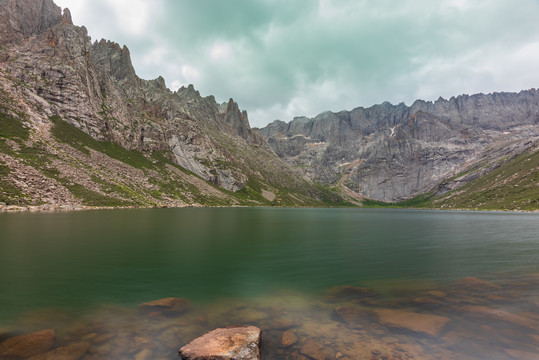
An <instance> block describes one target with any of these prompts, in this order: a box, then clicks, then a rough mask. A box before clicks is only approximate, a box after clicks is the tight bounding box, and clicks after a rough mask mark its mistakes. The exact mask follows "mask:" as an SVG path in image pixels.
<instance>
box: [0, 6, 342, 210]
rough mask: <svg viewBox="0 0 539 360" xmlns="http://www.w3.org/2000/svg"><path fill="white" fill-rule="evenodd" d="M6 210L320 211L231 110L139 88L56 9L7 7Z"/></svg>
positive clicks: (120, 53) (3, 43)
mask: <svg viewBox="0 0 539 360" xmlns="http://www.w3.org/2000/svg"><path fill="white" fill-rule="evenodd" d="M0 34H1V35H2V36H1V38H0V121H1V126H0V167H1V168H0V169H2V170H1V171H0V173H1V174H2V180H1V182H0V187H1V188H0V194H2V195H1V197H2V200H0V202H4V203H8V204H21V205H67V206H80V205H81V204H84V205H93V206H96V205H103V206H129V205H133V206H183V205H200V204H202V205H272V204H273V205H321V204H340V203H342V199H341V198H340V197H339V196H337V195H335V194H332V193H331V192H329V191H328V190H326V189H323V188H321V187H319V186H315V185H313V184H312V183H311V182H309V181H306V180H305V179H304V178H303V177H302V175H301V174H300V173H299V172H297V171H294V170H292V169H291V168H290V167H289V166H288V165H287V164H286V163H284V162H283V161H282V160H280V159H279V158H278V157H277V156H276V155H275V153H274V152H273V151H272V150H271V149H270V148H269V146H268V145H267V142H266V141H265V139H263V138H262V137H261V136H260V135H258V134H257V133H256V132H254V131H253V130H252V129H251V128H250V126H249V121H248V116H247V113H246V112H244V111H241V110H240V109H239V106H238V104H237V103H235V102H234V101H233V100H232V99H230V101H229V102H228V103H224V104H218V103H217V102H216V101H215V99H214V98H213V97H212V96H209V97H202V96H200V94H199V93H198V91H196V90H195V89H194V87H193V86H192V85H190V86H188V87H186V88H185V87H183V88H181V89H179V90H178V91H175V92H172V91H170V90H169V89H167V88H166V86H165V82H164V80H163V79H162V78H157V79H155V80H150V81H148V80H143V79H140V78H139V77H138V76H137V75H136V73H135V70H134V69H133V66H132V64H131V59H130V54H129V50H128V49H127V48H126V47H125V46H124V47H120V46H119V45H118V44H115V43H113V42H110V41H105V40H101V41H99V42H97V41H95V42H93V43H92V42H91V41H90V38H89V37H88V35H87V31H86V29H85V28H84V27H78V26H74V25H73V24H72V21H71V16H70V14H69V11H68V10H67V9H66V10H64V12H63V13H62V11H61V9H60V8H59V7H57V6H56V5H55V4H54V3H53V2H52V0H1V1H0Z"/></svg>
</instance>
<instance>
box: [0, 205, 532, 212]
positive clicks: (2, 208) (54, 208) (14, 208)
mask: <svg viewBox="0 0 539 360" xmlns="http://www.w3.org/2000/svg"><path fill="white" fill-rule="evenodd" d="M249 207H253V208H257V207H258V208H262V207H268V206H245V205H243V206H242V205H239V206H209V205H201V204H189V205H182V206H178V205H174V206H167V205H163V206H88V205H67V204H64V205H30V206H23V205H4V204H0V214H2V213H65V212H72V211H87V210H128V209H133V210H136V209H183V208H249ZM270 208H305V209H317V208H335V209H337V208H338V209H341V208H349V209H398V210H399V209H400V210H440V211H447V212H453V211H477V212H507V213H529V214H536V213H539V209H535V210H508V209H466V208H463V209H442V208H415V207H384V206H380V207H376V206H349V207H343V206H340V207H327V206H270Z"/></svg>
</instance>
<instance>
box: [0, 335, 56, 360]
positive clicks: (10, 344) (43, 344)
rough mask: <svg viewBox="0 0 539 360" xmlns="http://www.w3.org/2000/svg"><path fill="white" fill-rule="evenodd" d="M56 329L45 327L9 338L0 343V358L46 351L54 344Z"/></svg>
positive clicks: (25, 356)
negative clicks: (44, 328) (45, 328)
mask: <svg viewBox="0 0 539 360" xmlns="http://www.w3.org/2000/svg"><path fill="white" fill-rule="evenodd" d="M55 340H56V331H55V330H53V329H47V330H42V331H37V332H33V333H30V334H23V335H19V336H15V337H12V338H9V339H7V340H5V341H3V342H2V343H0V358H8V359H9V358H12V357H13V358H23V359H29V358H31V357H32V356H35V355H39V354H43V353H46V352H47V351H49V350H50V349H51V348H52V346H53V345H54V341H55Z"/></svg>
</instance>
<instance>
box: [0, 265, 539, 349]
mask: <svg viewBox="0 0 539 360" xmlns="http://www.w3.org/2000/svg"><path fill="white" fill-rule="evenodd" d="M402 285H403V286H402V287H399V286H391V287H388V288H387V289H386V290H385V291H382V290H380V289H377V290H373V289H369V288H364V287H357V286H341V287H336V288H332V289H330V290H328V291H327V292H326V293H325V295H323V296H317V297H312V296H307V295H306V294H303V293H296V292H290V291H287V292H284V291H283V292H278V293H273V294H272V295H266V296H263V297H260V298H256V299H250V300H240V299H229V300H222V299H221V300H216V301H215V302H214V303H209V304H197V303H193V302H191V301H188V300H186V299H182V298H174V297H171V298H165V299H160V300H154V301H150V302H146V303H143V304H140V305H139V306H137V307H136V308H133V307H118V306H103V307H101V308H99V309H95V310H94V311H92V312H90V313H84V314H82V313H79V312H77V311H73V310H67V309H64V310H58V309H45V310H39V311H31V312H28V313H26V314H24V315H22V316H21V317H20V318H17V319H15V320H14V322H13V324H12V325H11V326H9V327H5V328H3V329H2V328H0V359H10V360H11V359H13V360H18V359H32V360H40V359H62V360H96V359H120V360H123V359H126V360H127V359H135V360H150V359H153V360H164V359H177V358H178V350H180V349H181V351H180V356H181V357H183V358H184V359H189V360H195V359H196V360H205V359H258V358H259V357H258V351H260V356H261V358H262V359H294V360H348V359H361V360H363V359H365V360H397V359H399V360H404V359H429V360H430V359H459V360H460V359H464V360H472V359H497V360H515V359H517V360H519V359H522V360H524V359H525V360H533V359H538V358H539V355H538V354H539V336H538V329H539V302H538V301H537V295H538V289H539V274H534V275H528V276H525V277H519V278H513V279H507V280H504V281H497V282H495V283H493V282H489V281H485V280H482V279H477V278H463V279H461V280H459V281H457V282H453V283H451V284H445V285H443V286H441V285H439V284H438V285H437V284H432V283H429V282H423V283H422V282H419V281H418V282H416V283H415V286H414V287H413V288H411V287H410V286H409V284H402ZM230 325H235V326H236V327H232V328H230ZM259 337H260V340H258V339H259ZM227 354H228V355H227Z"/></svg>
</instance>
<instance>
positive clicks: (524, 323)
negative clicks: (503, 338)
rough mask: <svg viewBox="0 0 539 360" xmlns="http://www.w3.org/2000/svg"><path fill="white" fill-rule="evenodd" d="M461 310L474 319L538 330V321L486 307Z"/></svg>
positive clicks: (466, 307)
mask: <svg viewBox="0 0 539 360" xmlns="http://www.w3.org/2000/svg"><path fill="white" fill-rule="evenodd" d="M461 310H462V311H464V312H466V313H468V314H470V315H472V316H475V317H481V318H486V319H490V320H494V321H501V322H505V323H509V324H512V325H516V326H521V327H525V328H528V329H531V330H535V331H537V330H538V329H539V322H538V321H535V320H533V319H529V318H527V317H524V316H520V315H516V314H512V313H510V312H507V311H503V310H499V309H493V308H489V307H486V306H465V307H463V308H462V309H461Z"/></svg>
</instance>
